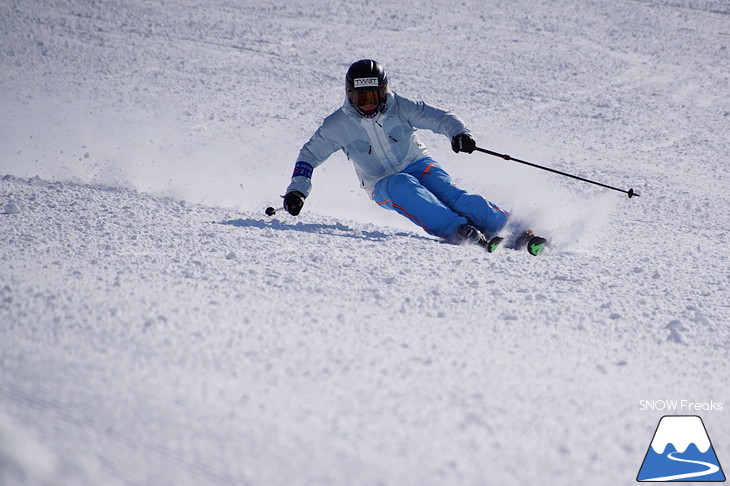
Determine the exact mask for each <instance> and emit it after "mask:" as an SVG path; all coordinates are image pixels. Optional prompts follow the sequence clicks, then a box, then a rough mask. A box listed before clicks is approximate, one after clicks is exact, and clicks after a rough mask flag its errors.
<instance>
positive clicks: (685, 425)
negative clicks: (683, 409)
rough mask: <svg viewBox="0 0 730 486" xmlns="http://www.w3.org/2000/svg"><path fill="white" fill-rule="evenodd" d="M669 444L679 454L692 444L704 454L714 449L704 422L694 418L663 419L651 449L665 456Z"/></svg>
mask: <svg viewBox="0 0 730 486" xmlns="http://www.w3.org/2000/svg"><path fill="white" fill-rule="evenodd" d="M668 444H673V445H674V448H675V449H676V450H677V452H684V451H686V450H687V447H689V445H690V444H694V445H696V446H697V449H699V451H700V452H702V453H703V454H704V453H705V452H707V450H708V449H709V448H710V447H712V444H711V443H710V438H709V437H708V436H707V432H705V428H704V426H703V425H702V420H701V419H700V418H699V417H692V416H682V417H664V418H662V420H661V422H660V423H659V426H658V427H657V431H656V433H655V434H654V439H653V440H652V441H651V447H652V449H654V452H656V453H657V454H664V449H666V447H667V445H668ZM713 472H714V471H713Z"/></svg>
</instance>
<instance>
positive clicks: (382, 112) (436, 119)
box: [284, 59, 545, 255]
mask: <svg viewBox="0 0 730 486" xmlns="http://www.w3.org/2000/svg"><path fill="white" fill-rule="evenodd" d="M345 91H346V99H345V102H344V105H343V106H342V107H341V108H340V109H338V110H337V111H335V112H334V113H332V114H331V115H329V116H328V117H327V118H325V119H324V122H323V123H322V126H320V127H319V129H318V130H317V131H316V132H315V134H314V135H313V136H312V138H311V139H310V140H309V141H308V142H307V143H306V144H304V146H303V147H302V149H301V151H300V152H299V157H298V158H297V162H296V164H295V166H294V173H293V175H292V178H291V183H290V184H289V186H288V187H287V190H286V194H285V196H284V209H286V210H287V211H288V212H289V214H291V215H293V216H296V215H298V214H299V213H300V212H301V210H302V207H303V206H304V200H305V199H306V198H307V196H308V195H309V193H310V191H311V189H312V183H311V178H312V173H313V171H314V169H315V168H316V167H317V166H319V165H320V164H322V163H323V162H324V161H325V160H326V159H327V158H328V157H329V156H330V155H332V154H333V153H334V152H336V151H337V150H342V151H343V152H344V153H345V155H347V158H348V159H349V160H351V161H352V162H353V164H354V166H355V172H356V173H357V176H358V178H359V180H360V184H361V186H362V188H363V189H365V190H366V191H367V192H368V193H369V195H370V197H371V198H372V199H373V200H375V202H376V203H377V204H379V205H380V206H381V207H384V208H387V209H390V210H394V211H397V212H398V213H400V214H402V215H403V216H405V217H406V218H408V219H410V220H411V221H412V222H414V223H416V224H417V225H419V226H420V227H422V228H423V229H424V230H425V231H426V232H427V233H428V234H431V235H434V236H438V237H441V238H444V239H445V240H447V241H449V242H452V243H462V242H468V243H475V244H479V245H482V246H484V247H486V248H487V250H488V251H493V250H494V249H495V248H496V247H497V246H498V245H499V244H500V243H501V241H502V238H501V237H500V236H498V233H499V232H500V230H502V228H504V227H505V225H506V224H507V222H508V220H509V214H508V213H507V212H506V211H504V210H502V209H500V208H499V207H498V206H496V205H495V204H493V203H491V202H489V201H487V200H486V199H485V198H483V197H481V196H479V195H473V194H469V193H467V192H466V191H464V190H463V189H460V188H458V187H456V185H454V183H453V181H452V180H451V177H450V176H449V174H447V173H446V171H444V169H442V168H441V166H439V164H438V163H437V162H436V161H435V160H433V159H432V158H431V155H430V154H429V152H428V150H427V149H426V147H425V146H424V145H423V143H421V141H420V140H419V139H418V137H417V136H416V134H415V130H416V129H417V128H424V129H429V130H431V131H433V132H435V133H440V134H443V135H446V136H447V137H449V138H450V139H451V148H452V149H453V150H454V152H457V153H459V152H466V153H472V152H473V151H474V149H475V147H476V143H475V141H474V138H473V137H472V136H471V133H470V131H469V129H468V128H467V126H466V125H465V124H464V122H463V121H462V120H461V119H460V118H459V117H458V116H456V115H455V114H453V113H451V112H450V111H445V110H442V109H440V108H436V107H434V106H431V105H428V104H426V103H424V102H420V101H419V102H414V101H411V100H409V99H407V98H404V97H403V96H400V95H398V94H396V93H394V92H392V91H391V90H390V89H389V88H388V76H387V74H386V72H385V69H384V68H383V66H382V65H381V64H379V63H378V62H376V61H374V60H372V59H363V60H360V61H357V62H355V63H354V64H352V65H351V66H350V68H349V69H348V71H347V75H346V76H345ZM520 236H521V237H520V238H518V240H520V241H516V242H514V243H516V244H517V245H520V246H525V245H527V244H528V240H530V238H532V237H534V234H532V233H531V232H526V233H524V234H521V235H520ZM538 238H539V237H538ZM522 240H524V241H522ZM529 243H530V244H529V245H528V250H530V253H532V254H534V255H536V254H539V253H540V252H541V251H542V249H543V247H544V245H545V240H544V239H542V238H539V239H537V240H534V241H532V240H530V241H529Z"/></svg>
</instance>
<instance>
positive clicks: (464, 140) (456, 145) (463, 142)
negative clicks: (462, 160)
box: [451, 133, 477, 154]
mask: <svg viewBox="0 0 730 486" xmlns="http://www.w3.org/2000/svg"><path fill="white" fill-rule="evenodd" d="M476 147H477V143H476V142H475V141H474V139H473V138H472V136H471V135H469V134H468V133H460V134H459V135H456V136H455V137H454V138H452V139H451V150H453V151H454V152H456V153H459V152H466V153H468V154H470V153H472V152H474V149H475V148H476Z"/></svg>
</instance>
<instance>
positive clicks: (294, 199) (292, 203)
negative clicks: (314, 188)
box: [284, 191, 304, 216]
mask: <svg viewBox="0 0 730 486" xmlns="http://www.w3.org/2000/svg"><path fill="white" fill-rule="evenodd" d="M303 207H304V194H302V193H301V192H299V191H291V192H287V193H286V195H285V196H284V209H286V210H287V211H288V212H289V214H291V215H292V216H296V215H298V214H299V213H300V212H301V211H302V208H303Z"/></svg>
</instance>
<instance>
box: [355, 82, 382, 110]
mask: <svg viewBox="0 0 730 486" xmlns="http://www.w3.org/2000/svg"><path fill="white" fill-rule="evenodd" d="M347 95H348V96H349V97H350V102H351V103H352V104H353V105H354V106H356V107H357V108H359V110H360V111H361V112H363V113H365V114H368V113H373V112H374V111H375V110H376V109H377V108H378V106H380V105H381V104H382V103H384V102H385V88H377V89H369V90H355V89H353V90H350V91H348V92H347Z"/></svg>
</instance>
